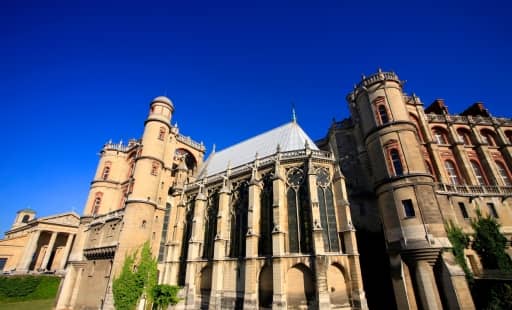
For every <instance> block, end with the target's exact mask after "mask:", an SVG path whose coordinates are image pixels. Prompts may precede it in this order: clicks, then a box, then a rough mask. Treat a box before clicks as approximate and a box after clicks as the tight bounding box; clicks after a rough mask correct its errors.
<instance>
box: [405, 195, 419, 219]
mask: <svg viewBox="0 0 512 310" xmlns="http://www.w3.org/2000/svg"><path fill="white" fill-rule="evenodd" d="M402 205H403V206H404V213H405V216H406V217H414V216H416V213H415V212H414V206H413V205H412V200H411V199H406V200H402Z"/></svg>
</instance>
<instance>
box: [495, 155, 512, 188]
mask: <svg viewBox="0 0 512 310" xmlns="http://www.w3.org/2000/svg"><path fill="white" fill-rule="evenodd" d="M496 166H497V167H498V173H499V174H500V177H501V180H502V181H503V184H505V186H512V183H511V182H510V178H509V177H508V173H507V169H506V168H505V166H504V165H503V164H502V163H501V162H499V161H497V162H496Z"/></svg>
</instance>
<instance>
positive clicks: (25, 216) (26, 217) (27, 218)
mask: <svg viewBox="0 0 512 310" xmlns="http://www.w3.org/2000/svg"><path fill="white" fill-rule="evenodd" d="M29 219H30V215H28V214H25V215H24V216H23V218H22V219H21V222H22V223H28V220H29Z"/></svg>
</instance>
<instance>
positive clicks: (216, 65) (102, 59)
mask: <svg viewBox="0 0 512 310" xmlns="http://www.w3.org/2000/svg"><path fill="white" fill-rule="evenodd" d="M413 2H414V1H406V2H405V1H404V2H400V1H392V2H385V1H377V2H375V3H372V2H371V1H357V3H358V4H355V3H356V1H350V2H347V1H289V2H285V1H272V2H265V1H236V2H231V3H229V2H224V1H209V2H199V1H163V2H153V1H25V0H16V1H14V0H6V1H1V2H0V35H1V37H0V39H1V40H0V100H1V106H2V112H1V113H0V129H1V132H2V133H3V139H2V142H3V143H2V146H3V152H2V155H3V156H2V160H0V197H2V199H1V201H0V210H1V211H0V212H1V213H0V214H1V216H0V232H4V231H6V230H7V229H8V228H9V227H10V225H11V223H12V221H13V220H14V216H15V212H16V211H17V210H19V209H22V208H25V207H31V208H33V209H36V210H37V211H38V215H39V216H45V215H49V214H52V213H57V212H64V211H69V210H71V209H72V208H75V210H77V211H78V212H79V213H81V212H82V209H83V206H84V203H85V199H86V196H87V192H88V187H89V182H90V181H91V179H92V177H93V174H94V172H95V169H96V164H97V159H98V157H97V153H98V151H99V150H100V149H101V147H102V145H103V143H104V142H106V141H107V140H108V139H110V138H112V139H113V140H115V141H118V140H120V139H123V140H124V141H126V140H128V139H129V138H132V137H140V136H141V134H142V130H143V121H144V119H145V117H146V115H147V110H148V105H149V101H150V100H151V99H152V98H153V97H155V96H157V95H161V94H167V95H168V96H169V97H171V98H172V100H173V101H174V104H175V107H176V112H175V115H174V118H173V123H174V122H175V121H177V122H178V123H179V127H180V130H181V132H182V133H184V134H186V135H190V136H192V137H193V138H194V139H196V140H199V141H204V143H205V144H206V145H207V146H208V149H209V150H211V145H212V144H213V143H216V144H217V149H221V148H224V147H227V146H229V145H231V144H233V143H235V142H238V141H240V140H243V139H245V138H248V137H250V136H252V135H255V134H257V133H260V132H262V131H264V130H268V129H271V128H273V127H276V126H278V125H280V124H283V123H284V122H287V121H289V120H290V118H291V112H290V106H291V102H294V104H295V106H296V110H297V115H298V120H299V123H300V124H301V125H302V127H303V128H304V130H305V131H306V132H307V133H308V134H309V135H310V136H311V137H312V138H313V139H318V138H321V137H322V136H323V135H324V134H325V133H326V131H327V128H328V126H329V124H330V123H331V120H332V118H333V117H335V118H336V119H338V120H340V119H342V118H345V117H347V116H348V112H347V108H346V102H345V99H344V98H345V95H346V94H347V93H348V92H349V91H350V90H351V89H352V85H353V84H354V83H357V82H358V81H359V80H360V77H361V74H363V73H364V74H367V75H368V74H371V73H372V72H374V71H375V70H376V69H377V68H378V67H382V68H383V69H384V70H393V71H396V72H397V73H398V74H399V76H400V77H401V78H402V79H404V80H407V83H406V86H405V88H406V91H407V92H409V93H412V92H414V93H416V94H417V95H418V96H420V98H421V99H422V100H423V102H424V103H426V104H429V103H430V102H432V101H433V100H434V99H435V98H444V99H445V100H446V103H447V104H448V107H449V109H450V111H451V112H452V113H457V112H461V111H462V110H464V108H465V107H466V106H468V105H470V104H471V103H473V102H475V101H483V102H484V103H485V104H486V106H487V107H488V108H489V109H490V111H491V113H492V114H493V115H495V116H509V117H510V116H512V113H510V108H509V106H510V103H509V97H510V81H511V76H512V75H511V74H512V60H511V57H510V56H511V55H512V46H511V41H512V40H511V39H512V38H511V33H512V23H511V22H510V12H511V10H510V8H509V7H508V4H507V2H505V1H486V2H485V4H480V3H479V2H472V1H463V2H460V3H458V2H450V1H442V2H439V3H436V2H426V1H425V2H422V4H414V3H413Z"/></svg>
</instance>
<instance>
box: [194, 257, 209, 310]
mask: <svg viewBox="0 0 512 310" xmlns="http://www.w3.org/2000/svg"><path fill="white" fill-rule="evenodd" d="M211 290H212V267H211V266H210V265H208V266H206V267H204V268H203V269H202V270H201V273H200V276H199V285H198V286H197V291H196V293H197V294H198V295H199V301H200V305H199V307H200V309H208V305H209V301H210V292H211Z"/></svg>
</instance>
